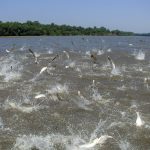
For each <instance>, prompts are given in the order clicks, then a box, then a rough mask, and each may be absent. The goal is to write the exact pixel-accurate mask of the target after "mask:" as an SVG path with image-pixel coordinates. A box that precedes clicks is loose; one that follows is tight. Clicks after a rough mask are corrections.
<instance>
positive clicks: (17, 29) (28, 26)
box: [0, 21, 134, 36]
mask: <svg viewBox="0 0 150 150" xmlns="http://www.w3.org/2000/svg"><path fill="white" fill-rule="evenodd" d="M40 35H51V36H53V35H62V36H66V35H67V36H68V35H119V36H129V35H134V33H133V32H124V31H120V30H112V31H110V30H109V29H107V28H105V27H96V26H95V27H87V28H84V27H81V26H78V27H77V26H70V25H57V24H55V23H50V24H41V23H40V22H38V21H27V22H25V23H20V22H2V21H0V36H40Z"/></svg>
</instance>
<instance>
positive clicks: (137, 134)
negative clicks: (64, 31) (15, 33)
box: [0, 36, 150, 150]
mask: <svg viewBox="0 0 150 150" xmlns="http://www.w3.org/2000/svg"><path fill="white" fill-rule="evenodd" d="M0 47H1V50H0V53H1V55H0V62H1V65H0V95H1V96H0V108H1V109H0V133H1V134H0V149H6V150H10V149H12V150H43V149H44V150H80V149H81V150H85V149H89V150H99V149H102V150H106V149H111V150H149V148H150V142H149V141H150V109H149V108H150V102H149V96H150V94H149V93H150V79H149V78H150V77H149V75H150V74H149V71H150V65H149V59H150V51H149V47H150V43H149V38H148V37H134V36H133V37H109V36H108V37H105V36H104V37H97V36H87V37H86V36H85V37H84V38H82V37H80V36H74V37H72V36H66V37H17V38H0ZM29 49H31V50H32V51H33V53H34V54H33V53H32V52H31V51H29ZM57 55H58V57H57V58H55V57H56V56H57ZM91 55H92V57H91ZM36 58H37V61H38V63H36V62H35V59H36ZM54 58H55V59H54ZM52 60H53V61H52ZM93 60H94V61H93Z"/></svg>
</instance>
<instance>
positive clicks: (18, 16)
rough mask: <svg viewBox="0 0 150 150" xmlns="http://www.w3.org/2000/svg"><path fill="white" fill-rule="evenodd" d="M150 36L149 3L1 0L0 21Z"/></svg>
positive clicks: (135, 0)
mask: <svg viewBox="0 0 150 150" xmlns="http://www.w3.org/2000/svg"><path fill="white" fill-rule="evenodd" d="M27 20H31V21H39V22H40V23H44V24H50V23H52V22H53V23H55V24H58V25H62V24H66V25H72V26H82V27H94V26H96V27H102V26H104V27H106V28H108V29H110V30H115V29H119V30H122V31H131V32H135V33H150V0H1V2H0V21H3V22H6V21H18V22H26V21H27Z"/></svg>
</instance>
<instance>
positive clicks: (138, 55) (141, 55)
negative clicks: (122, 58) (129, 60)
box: [134, 50, 145, 60]
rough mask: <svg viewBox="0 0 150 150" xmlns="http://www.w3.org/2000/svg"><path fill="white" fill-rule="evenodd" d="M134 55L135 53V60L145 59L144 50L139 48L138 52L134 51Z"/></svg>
mask: <svg viewBox="0 0 150 150" xmlns="http://www.w3.org/2000/svg"><path fill="white" fill-rule="evenodd" d="M134 55H135V59H137V60H144V59H145V52H144V51H142V50H140V51H139V52H136V53H135V54H134Z"/></svg>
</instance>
